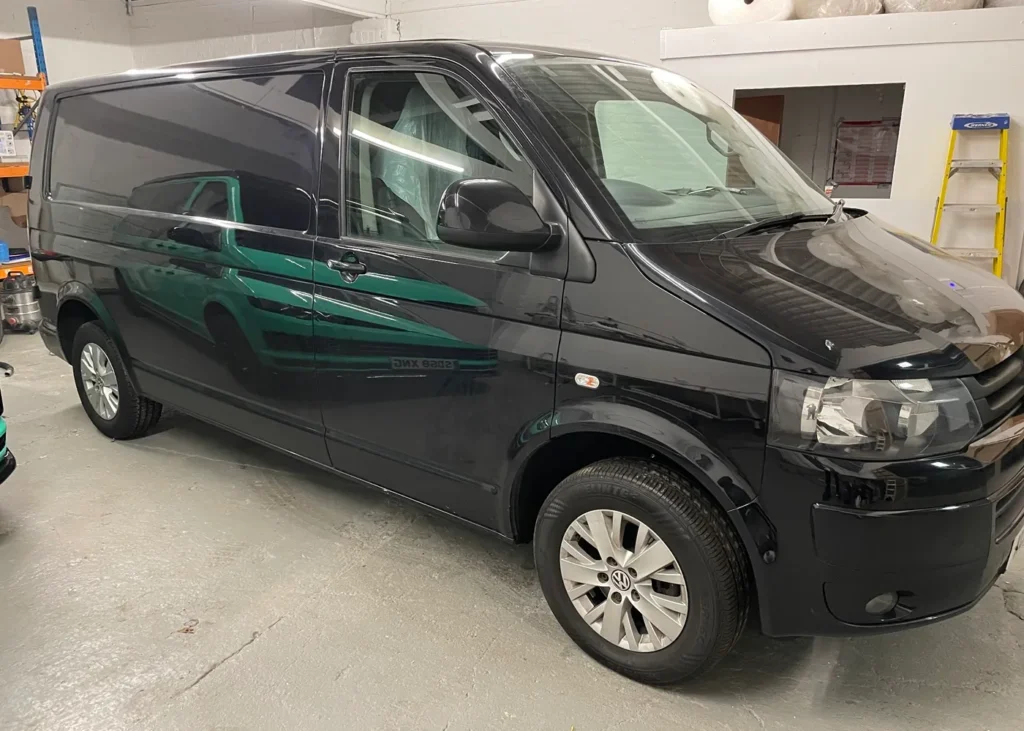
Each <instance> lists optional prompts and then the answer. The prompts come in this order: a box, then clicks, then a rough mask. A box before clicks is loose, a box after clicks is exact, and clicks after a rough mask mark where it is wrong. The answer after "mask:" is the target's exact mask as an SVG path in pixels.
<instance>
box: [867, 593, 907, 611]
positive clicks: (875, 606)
mask: <svg viewBox="0 0 1024 731" xmlns="http://www.w3.org/2000/svg"><path fill="white" fill-rule="evenodd" d="M899 600H900V596H899V594H898V593H897V592H895V591H887V592H885V593H884V594H879V595H878V596H876V597H874V598H872V599H870V600H869V601H868V603H867V604H865V605H864V611H865V612H867V613H868V614H874V615H876V616H878V615H882V614H888V613H889V612H891V611H892V610H893V609H895V608H896V604H897V603H898V602H899Z"/></svg>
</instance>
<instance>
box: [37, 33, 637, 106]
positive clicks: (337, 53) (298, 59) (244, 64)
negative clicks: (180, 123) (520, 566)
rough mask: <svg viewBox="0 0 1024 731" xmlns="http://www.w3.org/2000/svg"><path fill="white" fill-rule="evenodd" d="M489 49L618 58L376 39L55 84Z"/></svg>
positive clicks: (72, 87) (464, 56) (77, 85)
mask: <svg viewBox="0 0 1024 731" xmlns="http://www.w3.org/2000/svg"><path fill="white" fill-rule="evenodd" d="M481 51H482V52H484V53H486V54H487V56H488V59H490V58H491V57H493V56H495V55H500V54H502V53H528V54H532V55H535V56H546V57H553V56H579V57H583V58H601V59H608V60H619V59H613V58H612V57H609V56H605V55H603V54H596V53H593V52H588V51H577V50H572V49H564V48H553V47H547V46H532V45H524V44H517V43H497V42H494V43H481V42H476V41H465V40H418V41H397V42H394V43H374V44H370V45H362V46H339V47H335V48H312V49H306V50H301V51H286V52H273V53H258V54H250V55H246V56H232V57H229V58H221V59H214V60H210V61H199V62H195V63H182V64H174V65H171V66H164V67H162V68H154V69H132V70H130V71H125V72H123V73H120V74H111V75H107V76H93V77H88V78H84V79H76V80H74V81H65V82H61V83H57V84H52V85H51V86H50V87H49V90H50V92H51V93H58V94H64V93H67V92H76V91H81V90H86V89H92V88H99V87H106V86H119V87H123V86H131V85H132V84H131V82H132V81H138V82H139V83H145V82H148V81H153V80H158V79H161V78H177V77H180V76H181V75H182V74H201V73H209V72H215V71H246V70H249V69H268V70H269V69H273V68H274V67H275V66H293V65H297V64H316V63H329V62H331V61H333V60H345V59H355V58H366V59H372V58H375V57H380V56H391V55H395V54H401V55H410V56H430V57H434V58H441V59H447V60H452V61H460V62H462V63H465V64H468V65H471V66H472V65H478V64H480V63H482V59H481V58H480V53H481Z"/></svg>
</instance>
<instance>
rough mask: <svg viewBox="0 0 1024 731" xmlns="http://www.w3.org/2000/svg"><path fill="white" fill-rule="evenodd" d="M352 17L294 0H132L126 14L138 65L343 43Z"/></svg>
mask: <svg viewBox="0 0 1024 731" xmlns="http://www.w3.org/2000/svg"><path fill="white" fill-rule="evenodd" d="M123 14H124V11H123V9H122V15H123ZM353 20H355V18H353V17H352V16H348V15H345V14H342V13H338V12H335V11H332V10H328V9H326V8H322V7H317V6H315V5H309V4H305V3H300V2H296V1H295V0H291V1H289V0H212V1H211V0H172V1H170V2H169V1H168V0H136V2H135V3H134V9H133V12H132V15H131V17H129V18H127V21H128V24H129V27H130V38H131V48H132V56H133V63H134V66H135V67H137V68H152V67H154V66H164V65H167V64H172V63H188V62H190V61H202V60H205V59H210V58H221V57H224V56H238V55H242V54H247V53H269V52H273V51H292V50H296V49H301V48H314V47H317V46H347V45H348V44H349V35H350V33H351V29H352V21H353ZM45 32H46V29H44V34H45Z"/></svg>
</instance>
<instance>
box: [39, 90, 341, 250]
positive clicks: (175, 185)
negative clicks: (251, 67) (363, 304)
mask: <svg viewBox="0 0 1024 731" xmlns="http://www.w3.org/2000/svg"><path fill="white" fill-rule="evenodd" d="M323 83H324V75H323V74H322V73H308V74H284V75H280V76H262V77H250V78H239V79H223V80H218V81H196V82H192V83H179V84H165V85H160V86H146V87H136V88H132V89H122V90H119V91H109V92H102V93H99V94H89V95H83V96H75V97H70V98H67V99H63V100H62V101H61V102H60V103H59V105H58V107H57V115H56V121H55V124H54V136H53V147H52V150H51V154H50V180H49V183H50V194H51V195H52V196H53V197H54V198H55V199H56V200H62V201H74V202H84V203H102V204H106V205H115V206H127V207H130V208H139V209H142V210H149V211H159V212H164V213H182V212H184V211H185V210H186V208H188V209H189V212H192V213H195V215H204V216H206V217H208V218H224V219H225V220H229V219H230V218H231V217H232V216H233V215H234V216H237V215H238V214H237V213H233V212H236V211H237V210H238V207H237V206H231V205H227V195H228V194H229V188H233V189H235V190H236V191H237V194H238V195H239V196H240V199H241V200H240V204H241V207H242V209H243V210H244V209H249V211H252V210H253V209H254V208H256V209H264V207H266V206H270V207H274V206H275V205H277V202H278V201H280V202H281V205H283V206H285V207H286V209H287V211H286V213H284V214H282V215H269V216H268V215H266V214H264V216H263V217H262V218H263V219H264V220H265V221H266V222H267V223H270V222H273V224H275V225H276V227H281V228H287V229H290V230H293V231H307V230H309V228H310V221H311V213H312V201H313V192H314V189H315V181H316V179H317V174H318V173H317V167H318V155H317V149H318V147H317V144H316V129H317V125H318V123H319V117H320V100H321V93H322V90H323ZM214 177H215V178H218V179H219V180H220V181H225V180H229V181H231V185H230V186H229V185H228V183H226V182H219V183H217V184H216V185H214V183H213V181H211V180H210V178H214ZM200 186H202V189H201V190H200V192H199V196H198V197H197V198H196V200H195V201H192V203H191V205H189V202H190V199H191V198H192V196H193V194H194V193H195V192H196V190H197V189H200ZM250 191H251V195H249V194H248V193H249V192H250ZM250 198H253V199H258V200H259V204H258V205H257V206H253V205H249V202H250V201H249V199H250ZM197 204H198V205H197ZM199 208H202V209H203V213H202V214H200V213H198V209H199ZM243 217H244V216H243ZM253 217H254V218H257V216H253ZM245 222H247V223H263V221H255V220H254V221H245Z"/></svg>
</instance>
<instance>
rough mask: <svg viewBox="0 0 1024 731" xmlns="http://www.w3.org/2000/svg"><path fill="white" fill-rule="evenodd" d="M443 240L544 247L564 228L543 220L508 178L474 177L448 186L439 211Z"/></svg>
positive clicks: (502, 247)
mask: <svg viewBox="0 0 1024 731" xmlns="http://www.w3.org/2000/svg"><path fill="white" fill-rule="evenodd" d="M437 235H438V238H440V239H441V241H444V242H445V243H447V244H454V245H456V246H465V247H467V248H470V249H487V250H489V251H540V250H541V249H545V248H547V247H549V246H553V245H555V244H556V243H558V240H559V237H560V236H561V231H560V229H559V228H558V227H557V226H551V225H549V224H546V223H544V221H542V220H541V217H540V214H538V213H537V210H536V209H535V208H534V207H533V203H531V202H530V199H529V198H527V197H526V195H525V194H524V193H523V191H521V190H519V188H517V187H515V186H514V185H512V184H511V183H509V182H508V181H506V180H491V179H488V178H470V179H468V180H458V181H456V182H454V183H452V184H451V185H449V186H448V189H447V190H446V191H445V192H444V196H443V197H442V198H441V208H440V210H439V211H438V214H437Z"/></svg>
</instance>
